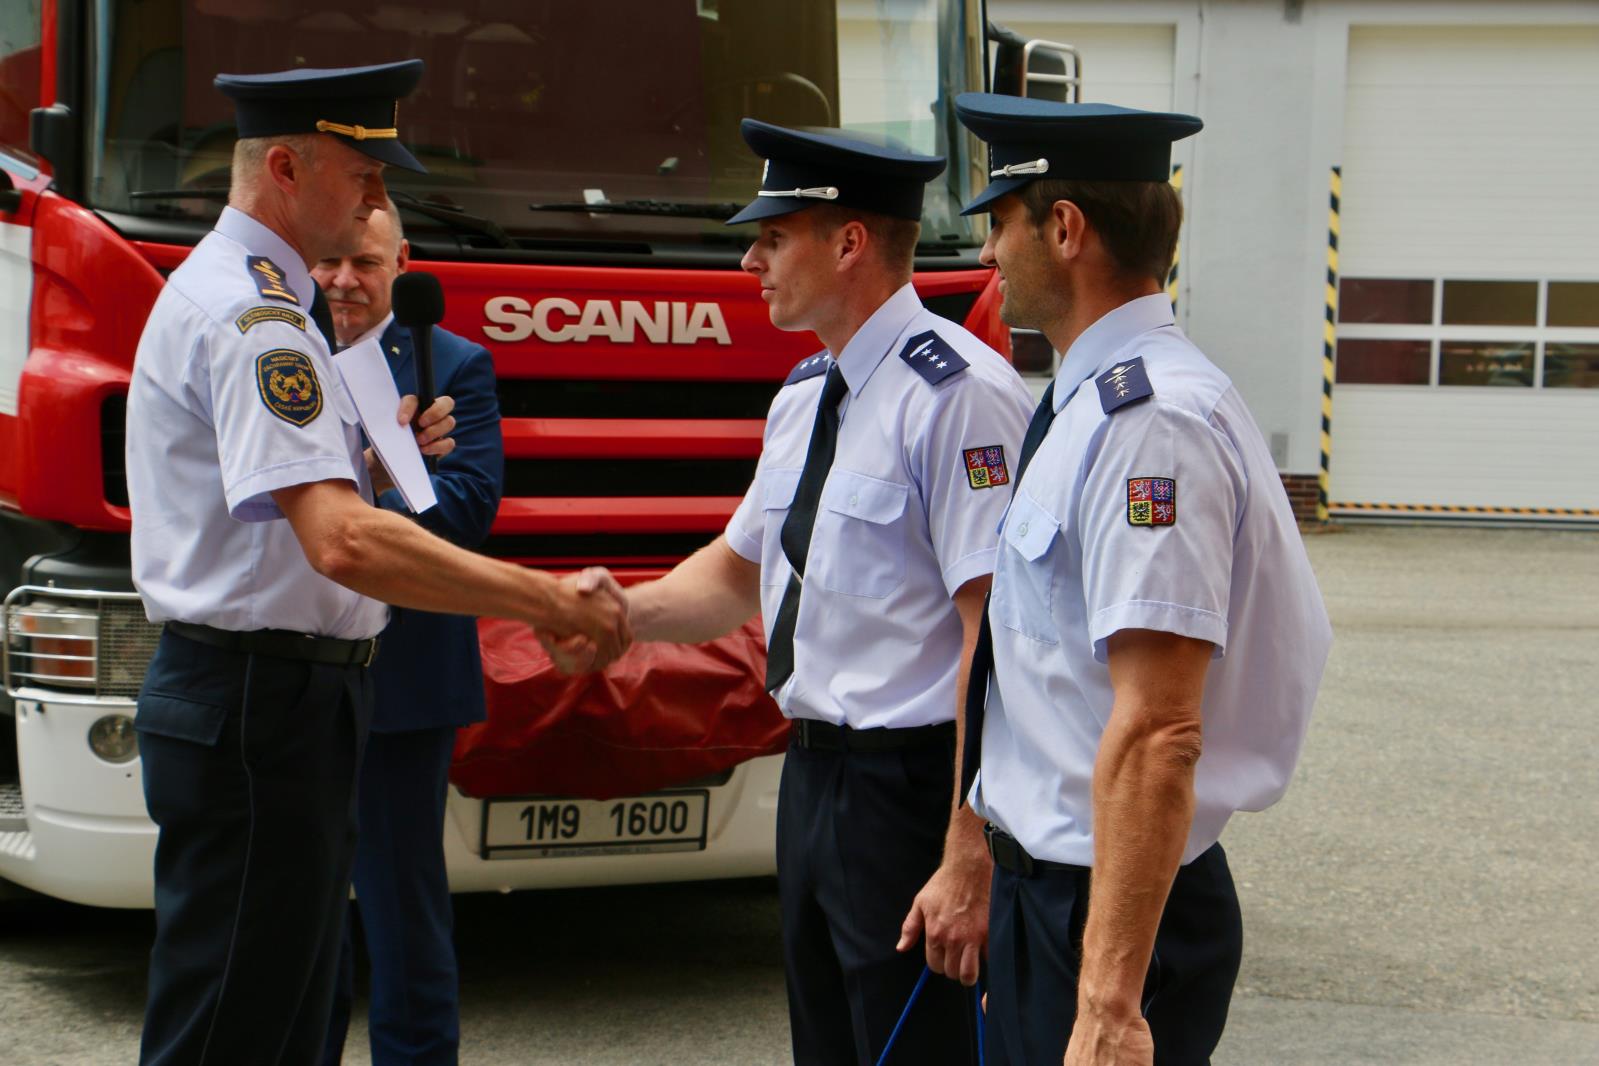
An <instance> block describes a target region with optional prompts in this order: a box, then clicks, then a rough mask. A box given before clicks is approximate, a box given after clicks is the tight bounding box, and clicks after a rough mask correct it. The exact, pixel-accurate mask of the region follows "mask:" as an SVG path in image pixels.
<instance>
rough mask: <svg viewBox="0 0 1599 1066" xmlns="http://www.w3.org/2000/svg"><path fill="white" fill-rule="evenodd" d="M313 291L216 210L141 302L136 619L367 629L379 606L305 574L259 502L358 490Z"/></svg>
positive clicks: (346, 421) (278, 255) (275, 516)
mask: <svg viewBox="0 0 1599 1066" xmlns="http://www.w3.org/2000/svg"><path fill="white" fill-rule="evenodd" d="M262 257H264V258H265V260H266V261H267V262H265V263H263V262H262ZM315 292H316V289H315V283H314V282H313V281H312V280H311V276H310V274H309V273H307V272H306V269H305V264H304V262H303V261H302V260H301V258H300V256H299V253H297V252H295V251H294V250H293V249H292V248H290V247H289V245H288V244H287V243H285V242H284V241H283V239H282V238H280V237H279V236H278V235H277V234H275V233H273V232H272V231H271V230H269V229H267V228H266V227H265V226H263V225H261V224H260V223H259V222H257V221H255V220H254V219H253V218H251V217H250V216H249V215H246V214H244V213H243V212H240V211H236V210H234V209H232V208H226V209H224V210H223V212H222V217H221V218H220V219H218V220H217V225H216V229H215V230H213V231H212V232H211V233H209V234H207V235H206V237H205V239H204V240H202V241H201V242H200V243H199V245H197V246H196V247H195V249H194V251H193V253H191V254H190V256H189V257H188V259H186V260H185V261H184V262H183V264H182V265H181V266H179V267H178V269H177V270H175V271H173V272H172V276H171V277H170V278H168V279H167V283H166V286H165V288H163V289H162V291H161V295H160V296H159V297H158V298H157V299H156V302H155V307H154V309H152V311H151V312H150V318H149V320H148V321H147V322H146V323H145V327H144V334H143V336H142V337H140V339H139V350H138V354H137V356H136V357H135V360H134V367H133V381H132V384H131V385H130V387H129V390H128V434H127V463H128V496H129V499H130V501H131V506H132V511H133V580H134V584H135V585H136V586H137V587H138V589H139V594H140V596H142V597H143V599H144V605H145V612H146V613H147V614H148V615H149V617H150V620H151V621H152V622H164V621H167V620H173V619H175V620H179V621H184V622H197V623H201V624H204V625H210V626H215V627H217V628H219V629H229V630H236V631H244V630H252V629H290V630H296V631H298V632H302V633H311V634H314V635H317V636H331V637H344V638H356V639H359V638H365V637H372V636H376V635H377V634H378V632H379V631H381V630H382V629H383V626H384V623H385V622H386V620H387V618H388V608H387V607H385V606H384V605H383V604H382V603H380V602H378V601H377V600H373V599H369V598H367V597H365V596H361V595H358V594H357V593H354V592H351V591H350V590H349V589H346V588H344V587H342V586H340V585H337V584H335V583H334V582H332V581H329V580H328V579H327V578H325V577H322V576H321V575H320V574H318V573H316V572H315V571H314V570H312V569H311V565H310V563H309V562H307V561H306V558H305V552H304V551H303V550H302V549H301V548H300V543H299V541H298V540H296V539H295V536H294V531H293V530H292V529H290V528H289V523H288V521H287V520H286V519H285V518H284V517H283V513H282V512H281V511H279V510H278V507H277V505H276V504H275V503H273V501H272V496H271V493H272V492H273V490H275V489H282V488H287V487H290V486H293V485H302V484H306V483H309V482H314V481H327V480H330V479H340V480H344V481H350V482H353V483H354V484H355V486H356V487H357V488H358V489H359V491H360V492H361V494H362V495H363V496H364V497H365V498H366V499H368V500H371V498H372V489H371V482H370V480H369V479H368V477H367V473H366V464H365V463H364V462H363V461H362V457H361V436H360V432H359V425H358V422H357V419H356V414H355V408H354V405H353V404H352V403H351V401H350V399H349V396H348V394H347V393H346V392H345V390H344V388H343V386H342V384H340V382H339V378H338V374H337V372H336V371H335V370H334V369H333V364H332V361H331V357H330V355H329V353H328V349H327V343H326V341H324V340H323V338H322V335H321V333H320V332H318V330H317V328H316V324H315V323H314V322H313V321H312V320H311V300H312V297H313V296H314V295H315Z"/></svg>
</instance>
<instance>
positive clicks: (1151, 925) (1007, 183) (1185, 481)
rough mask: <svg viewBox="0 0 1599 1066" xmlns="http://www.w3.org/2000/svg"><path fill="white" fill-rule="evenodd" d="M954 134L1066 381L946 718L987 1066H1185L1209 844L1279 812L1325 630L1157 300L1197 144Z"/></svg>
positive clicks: (1199, 368) (1281, 511)
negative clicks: (965, 692) (975, 938)
mask: <svg viewBox="0 0 1599 1066" xmlns="http://www.w3.org/2000/svg"><path fill="white" fill-rule="evenodd" d="M956 113H957V114H958V115H959V116H960V119H961V121H962V122H963V123H965V124H966V126H967V128H969V129H971V130H972V131H973V132H975V133H976V134H977V135H978V136H979V137H981V138H983V139H984V140H985V141H987V142H988V143H989V144H990V145H991V147H992V150H993V158H992V162H991V177H992V179H993V180H992V181H991V183H990V184H989V186H988V188H987V189H986V190H985V191H984V192H983V193H982V194H981V195H980V196H978V197H977V199H976V200H974V201H973V202H972V203H971V204H969V205H968V206H967V208H966V213H968V214H970V213H971V212H973V211H987V212H989V213H990V215H991V217H992V226H991V228H990V231H989V236H988V241H987V244H986V245H985V247H984V249H983V255H982V258H983V262H984V263H987V264H989V265H991V266H997V267H998V269H999V272H1000V276H1001V278H1002V281H1001V282H1000V291H1001V293H1002V294H1003V304H1002V307H1001V311H1000V314H1001V316H1002V317H1003V318H1004V319H1005V320H1006V321H1007V322H1009V323H1010V324H1012V325H1014V326H1025V327H1030V328H1033V329H1037V330H1041V331H1043V333H1044V334H1045V335H1046V336H1048V337H1049V339H1050V342H1051V343H1052V344H1053V345H1054V347H1055V348H1056V350H1057V351H1060V352H1063V353H1064V356H1063V358H1062V360H1061V366H1060V371H1059V373H1058V374H1057V375H1056V377H1055V379H1054V381H1053V382H1052V383H1051V384H1050V386H1049V388H1048V390H1047V391H1046V392H1045V394H1044V398H1043V402H1042V403H1041V404H1040V405H1039V407H1038V410H1037V412H1036V413H1035V414H1034V416H1033V420H1032V422H1031V424H1030V425H1029V427H1028V430H1027V439H1026V442H1025V443H1024V445H1023V447H1022V454H1021V458H1020V462H1019V463H1018V467H1019V469H1018V470H1017V476H1016V494H1015V498H1014V500H1013V501H1012V503H1011V506H1010V510H1009V512H1008V513H1007V514H1006V517H1005V522H1004V526H1003V528H1002V529H1001V532H1000V546H999V558H998V560H997V563H996V565H995V569H994V587H993V596H992V600H991V603H990V605H989V609H988V611H987V614H986V617H985V624H984V630H983V634H982V639H980V640H979V642H978V645H977V648H976V650H975V652H974V661H973V664H972V668H971V692H970V699H969V701H968V704H967V708H968V714H969V716H970V720H969V722H968V725H967V730H966V735H967V744H968V755H969V759H968V766H967V767H966V768H965V769H964V772H963V780H964V784H965V785H970V784H971V783H972V782H971V775H972V773H973V772H974V771H975V770H976V768H977V766H978V765H979V763H980V765H981V772H980V773H978V774H977V775H976V785H975V787H974V788H973V789H972V791H971V798H972V803H973V806H974V807H975V808H976V809H977V811H978V813H980V814H982V815H983V816H985V817H986V818H987V819H988V821H989V823H990V827H989V829H990V842H991V848H992V853H993V856H994V864H995V870H994V887H993V895H992V910H991V912H990V939H989V964H990V970H989V993H988V1003H989V1014H988V1021H989V1024H988V1027H987V1030H986V1032H987V1037H988V1043H987V1052H988V1061H989V1062H990V1063H993V1064H996V1066H1008V1064H1021V1063H1026V1064H1028V1066H1045V1064H1047V1063H1052V1062H1059V1061H1061V1059H1062V1056H1064V1058H1065V1061H1066V1062H1067V1063H1068V1064H1070V1066H1087V1064H1095V1066H1111V1064H1116V1066H1123V1064H1126V1066H1132V1064H1145V1066H1147V1064H1149V1063H1151V1062H1154V1063H1161V1064H1170V1066H1197V1064H1201V1063H1207V1062H1209V1061H1210V1054H1211V1051H1212V1050H1213V1049H1214V1048H1215V1046H1216V1043H1217V1040H1218V1039H1219V1038H1220V1037H1221V1033H1222V1026H1223V1025H1224V1023H1225V1022H1226V1018H1227V1006H1228V1002H1229V1000H1230V998H1231V995H1232V987H1233V981H1234V979H1235V978H1236V977H1237V973H1238V964H1239V955H1240V950H1241V946H1242V945H1241V932H1240V920H1239V910H1238V897H1237V895H1236V894H1235V893H1234V891H1233V882H1232V877H1231V875H1230V873H1229V872H1228V868H1227V859H1226V856H1225V855H1224V854H1223V853H1222V848H1221V845H1220V844H1219V843H1217V838H1218V837H1219V836H1220V835H1221V831H1222V827H1223V826H1224V825H1225V824H1226V822H1227V819H1228V818H1229V817H1230V816H1231V815H1232V814H1233V812H1234V811H1239V810H1259V809H1260V808H1262V807H1264V806H1267V805H1268V804H1271V803H1273V802H1275V801H1276V800H1277V798H1278V797H1279V796H1281V795H1282V792H1283V790H1284V789H1285V788H1286V787H1287V784H1288V780H1289V778H1290V776H1291V775H1292V773H1293V768H1294V762H1295V760H1296V758H1297V757H1298V753H1299V747H1300V743H1301V742H1302V740H1303V739H1304V735H1305V727H1306V724H1307V721H1308V718H1309V715H1310V709H1311V705H1312V704H1313V703H1314V701H1315V695H1316V687H1317V685H1318V684H1319V682H1320V679H1321V672H1322V667H1323V666H1324V664H1325V663H1326V660H1327V651H1328V647H1329V643H1330V640H1331V629H1330V627H1329V625H1328V622H1327V614H1326V611H1325V609H1324V608H1323V606H1322V601H1321V596H1320V593H1319V592H1318V591H1317V589H1316V582H1315V578H1314V576H1313V575H1312V574H1311V570H1310V564H1309V561H1308V560H1307V558H1306V556H1305V549H1304V545H1303V544H1302V543H1301V541H1300V538H1299V532H1298V530H1297V528H1296V527H1295V524H1294V517H1293V514H1292V512H1291V511H1290V509H1289V505H1288V499H1287V495H1286V494H1285V493H1284V492H1283V489H1282V485H1281V482H1280V481H1279V479H1278V476H1277V469H1276V466H1275V464H1274V463H1273V462H1272V459H1271V455H1270V453H1269V451H1268V449H1267V447H1266V443H1265V441H1264V440H1263V439H1262V438H1261V435H1260V430H1259V429H1258V428H1256V426H1255V422H1254V419H1253V418H1251V417H1250V414H1249V411H1248V410H1247V409H1246V408H1245V407H1244V403H1243V400H1242V399H1241V398H1240V396H1239V395H1238V390H1237V389H1235V388H1234V387H1233V385H1232V382H1230V381H1229V380H1228V379H1227V376H1226V375H1225V374H1223V373H1222V372H1221V371H1220V370H1218V369H1217V368H1216V367H1215V365H1213V364H1212V363H1211V362H1210V361H1209V360H1207V359H1206V358H1205V356H1204V355H1203V354H1201V352H1200V351H1199V349H1197V348H1196V347H1194V345H1193V343H1192V342H1191V341H1189V340H1188V338H1187V337H1185V336H1184V335H1183V333H1182V331H1181V330H1179V329H1178V328H1177V327H1176V325H1175V324H1174V323H1173V319H1172V306H1171V302H1170V300H1169V299H1168V298H1167V296H1166V293H1165V278H1166V273H1167V271H1168V270H1169V269H1170V267H1171V260H1172V253H1173V250H1174V248H1175V247H1176V243H1177V229H1178V223H1179V222H1180V221H1181V218H1182V209H1181V205H1180V203H1179V201H1178V199H1177V195H1176V193H1175V192H1174V191H1173V190H1172V188H1171V186H1170V185H1169V184H1168V181H1167V178H1168V175H1169V173H1170V169H1169V168H1170V160H1171V144H1172V142H1173V141H1175V140H1178V139H1180V138H1183V137H1187V136H1189V135H1191V134H1193V133H1195V132H1197V131H1198V129H1199V127H1200V122H1199V120H1198V119H1197V118H1193V117H1192V116H1189V115H1166V114H1152V113H1148V112H1141V111H1131V110H1128V109H1125V108H1118V107H1112V106H1109V105H1105V104H1059V103H1052V102H1049V101H1041V100H1026V99H1017V98H1014V97H1001V96H990V95H986V94H981V93H968V94H964V95H962V96H961V97H959V98H958V99H957V101H956ZM985 709H986V714H985V713H984V711H985ZM1090 871H1092V873H1091V875H1090Z"/></svg>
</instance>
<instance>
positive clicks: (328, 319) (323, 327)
mask: <svg viewBox="0 0 1599 1066" xmlns="http://www.w3.org/2000/svg"><path fill="white" fill-rule="evenodd" d="M311 321H312V322H315V323H316V328H317V330H318V331H319V332H320V333H321V334H322V336H323V337H325V338H326V339H327V342H328V354H329V355H332V354H333V353H334V352H336V351H338V350H339V339H338V338H337V337H335V336H334V335H333V311H332V310H331V309H329V307H328V298H327V297H326V296H324V295H322V287H321V286H320V285H319V286H317V289H316V296H314V297H312V299H311Z"/></svg>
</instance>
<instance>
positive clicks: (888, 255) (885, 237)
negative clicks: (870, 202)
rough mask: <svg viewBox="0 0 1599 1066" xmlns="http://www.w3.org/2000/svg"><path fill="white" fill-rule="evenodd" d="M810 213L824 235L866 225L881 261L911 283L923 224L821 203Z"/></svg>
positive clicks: (810, 208)
mask: <svg viewBox="0 0 1599 1066" xmlns="http://www.w3.org/2000/svg"><path fill="white" fill-rule="evenodd" d="M806 210H807V211H808V212H809V213H810V215H811V217H812V218H813V219H815V221H816V226H817V229H818V230H820V231H822V232H824V233H836V232H838V229H839V227H841V226H843V225H844V224H845V223H846V222H859V223H860V224H861V225H862V226H865V227H866V232H867V234H868V235H869V236H870V238H871V243H872V244H873V245H874V246H876V248H877V254H878V257H879V261H880V262H881V263H882V264H883V265H884V266H886V267H888V268H889V269H890V270H892V271H894V272H895V273H896V274H904V275H905V277H906V279H907V280H909V277H910V273H911V271H912V270H913V269H914V268H915V264H916V242H917V241H919V240H921V237H922V224H921V223H920V222H919V221H917V220H915V219H910V218H893V217H891V216H889V215H880V214H878V213H876V212H875V211H861V210H859V209H857V208H853V207H840V206H839V205H837V204H817V205H816V206H814V207H809V208H806Z"/></svg>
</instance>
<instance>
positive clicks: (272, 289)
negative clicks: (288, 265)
mask: <svg viewBox="0 0 1599 1066" xmlns="http://www.w3.org/2000/svg"><path fill="white" fill-rule="evenodd" d="M244 266H245V269H246V270H248V271H249V273H250V280H251V281H254V282H255V287H256V288H257V289H260V290H261V295H262V296H265V297H267V298H268V299H272V300H287V301H288V302H289V303H291V304H297V303H299V302H300V298H299V297H298V296H296V295H294V290H293V289H291V288H289V286H288V282H287V279H286V278H285V277H284V274H283V271H282V270H280V269H279V268H278V265H277V264H276V263H274V262H273V261H272V260H270V259H268V258H267V257H266V256H264V255H247V256H245V257H244Z"/></svg>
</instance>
